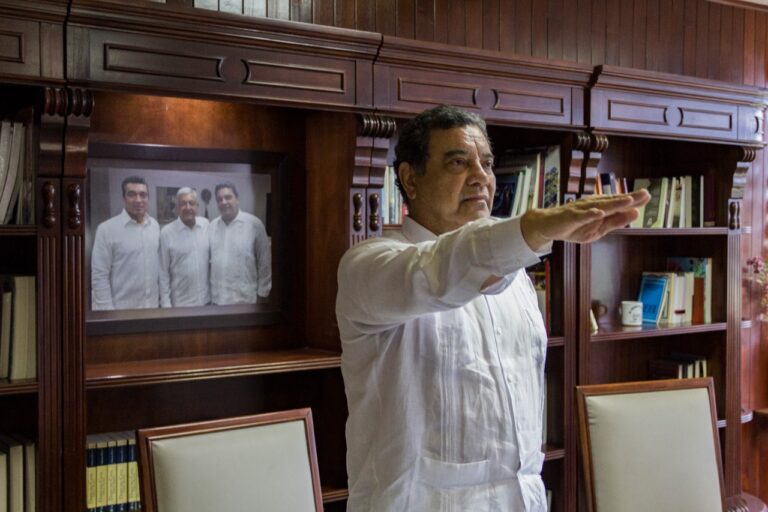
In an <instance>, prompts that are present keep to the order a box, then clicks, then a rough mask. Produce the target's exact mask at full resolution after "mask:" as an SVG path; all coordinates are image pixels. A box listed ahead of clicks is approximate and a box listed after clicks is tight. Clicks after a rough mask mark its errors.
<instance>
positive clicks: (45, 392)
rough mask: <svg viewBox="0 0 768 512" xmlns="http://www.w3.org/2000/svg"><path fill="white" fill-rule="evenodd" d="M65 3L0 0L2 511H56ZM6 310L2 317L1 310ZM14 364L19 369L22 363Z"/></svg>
mask: <svg viewBox="0 0 768 512" xmlns="http://www.w3.org/2000/svg"><path fill="white" fill-rule="evenodd" d="M66 8H67V2H65V1H58V0H42V1H40V2H34V3H29V2H18V1H12V0H11V1H3V2H0V13H2V14H0V32H2V41H3V42H2V47H3V50H2V52H0V217H2V218H0V247H2V251H0V276H1V277H0V281H2V283H3V285H2V292H3V293H2V295H3V303H4V306H6V307H4V308H3V314H2V317H0V323H1V324H2V326H1V327H0V332H2V335H1V336H0V338H2V340H0V345H2V347H0V352H5V351H6V350H7V351H8V358H3V357H2V356H0V359H2V361H1V362H0V364H2V365H3V366H5V365H6V364H7V365H8V366H7V368H6V367H4V368H3V369H2V370H0V371H2V372H3V373H4V374H5V371H6V369H7V372H8V373H7V374H6V375H5V376H4V378H1V379H0V410H2V411H3V413H2V414H0V445H1V446H0V458H3V459H4V461H5V462H6V463H7V464H6V465H5V467H4V469H5V471H4V472H3V473H4V475H3V477H1V479H2V481H3V484H7V486H5V485H4V486H3V489H1V490H0V493H2V492H4V491H7V492H6V493H5V494H4V495H5V496H6V497H7V498H8V499H9V500H10V501H9V502H8V505H9V506H10V507H12V508H9V509H8V510H40V511H54V510H60V509H61V493H62V492H63V486H62V481H63V478H62V473H61V457H60V455H59V453H60V451H61V447H62V443H61V415H62V410H61V403H60V398H59V397H60V394H59V393H60V382H59V381H58V377H59V375H60V373H61V372H60V370H61V352H60V340H61V334H60V331H61V325H60V323H59V321H60V311H61V305H60V300H58V298H59V293H60V289H61V281H60V267H61V261H60V255H61V252H60V248H61V245H60V243H61V223H60V217H59V216H58V206H59V200H60V199H59V197H60V196H59V194H60V192H61V188H60V186H61V181H60V176H61V172H62V162H61V155H62V150H61V144H60V142H61V126H62V125H63V121H64V118H63V116H62V115H61V113H60V112H59V111H58V109H57V108H56V104H57V100H56V98H57V92H59V91H61V87H62V85H63V83H64V75H63V62H64V59H63V55H64V52H63V44H62V43H63V39H62V34H63V24H64V20H65V16H66ZM9 309H10V314H8V312H9ZM22 367H23V368H22Z"/></svg>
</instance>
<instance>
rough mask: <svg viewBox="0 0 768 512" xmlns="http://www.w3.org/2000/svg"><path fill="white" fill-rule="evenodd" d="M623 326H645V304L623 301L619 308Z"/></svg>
mask: <svg viewBox="0 0 768 512" xmlns="http://www.w3.org/2000/svg"><path fill="white" fill-rule="evenodd" d="M619 313H620V314H621V325H629V326H633V327H634V326H638V325H643V303H642V302H640V301H637V300H623V301H621V305H620V306H619Z"/></svg>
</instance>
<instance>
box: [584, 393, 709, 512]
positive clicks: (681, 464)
mask: <svg viewBox="0 0 768 512" xmlns="http://www.w3.org/2000/svg"><path fill="white" fill-rule="evenodd" d="M586 411H587V424H588V428H589V440H590V444H591V454H590V455H591V458H592V477H593V488H594V493H595V496H594V498H595V504H596V509H597V511H598V512H648V511H658V512H663V511H675V512H722V496H721V494H720V480H719V468H718V456H717V453H716V449H718V448H717V446H716V444H715V440H714V436H713V426H712V415H711V414H712V413H711V410H710V399H709V394H708V390H707V388H706V387H700V388H695V389H672V390H663V391H653V392H636V393H618V394H606V395H593V396H587V397H586Z"/></svg>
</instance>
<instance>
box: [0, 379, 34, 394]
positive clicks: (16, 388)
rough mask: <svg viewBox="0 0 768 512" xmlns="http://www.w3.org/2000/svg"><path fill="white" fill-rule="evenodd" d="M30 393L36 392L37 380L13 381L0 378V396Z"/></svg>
mask: <svg viewBox="0 0 768 512" xmlns="http://www.w3.org/2000/svg"><path fill="white" fill-rule="evenodd" d="M30 393H37V380H34V379H25V380H20V381H14V382H9V381H8V380H5V379H3V380H0V396H2V395H26V394H30Z"/></svg>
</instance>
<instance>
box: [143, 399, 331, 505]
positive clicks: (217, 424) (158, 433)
mask: <svg viewBox="0 0 768 512" xmlns="http://www.w3.org/2000/svg"><path fill="white" fill-rule="evenodd" d="M297 420H301V421H303V422H304V432H305V434H306V443H307V446H306V447H307V453H308V456H309V464H310V472H311V474H312V490H313V495H314V502H315V510H316V511H317V512H322V511H323V499H322V491H321V487H320V476H319V472H318V466H317V453H316V449H315V437H314V428H313V424H312V411H311V410H310V409H309V408H303V409H293V410H288V411H279V412H271V413H263V414H256V415H250V416H239V417H234V418H224V419H218V420H210V421H201V422H196V423H186V424H180V425H170V426H165V427H156V428H146V429H140V430H138V432H137V436H136V437H137V443H136V444H137V445H138V450H139V471H140V475H139V479H140V482H141V484H140V486H139V487H140V491H141V499H142V505H143V507H144V508H143V510H144V512H158V505H157V491H156V488H155V474H154V469H153V468H154V463H153V454H152V445H153V442H154V441H157V440H162V439H168V438H175V437H187V436H194V435H199V434H206V433H211V432H220V431H226V430H235V429H240V428H246V427H255V426H264V425H273V424H278V423H287V422H292V421H297Z"/></svg>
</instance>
